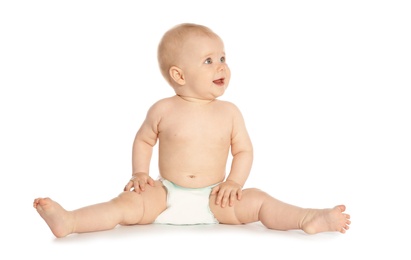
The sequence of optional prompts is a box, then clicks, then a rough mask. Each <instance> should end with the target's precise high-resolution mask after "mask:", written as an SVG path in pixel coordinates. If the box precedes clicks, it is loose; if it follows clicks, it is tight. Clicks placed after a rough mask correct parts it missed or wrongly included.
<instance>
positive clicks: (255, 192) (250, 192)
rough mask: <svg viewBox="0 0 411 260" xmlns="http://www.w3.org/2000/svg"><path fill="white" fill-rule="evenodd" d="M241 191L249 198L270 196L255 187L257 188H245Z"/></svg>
mask: <svg viewBox="0 0 411 260" xmlns="http://www.w3.org/2000/svg"><path fill="white" fill-rule="evenodd" d="M243 193H244V195H245V196H248V197H251V198H259V199H265V198H267V197H269V196H270V195H269V194H268V193H267V192H265V191H262V190H260V189H257V188H249V189H245V190H243Z"/></svg>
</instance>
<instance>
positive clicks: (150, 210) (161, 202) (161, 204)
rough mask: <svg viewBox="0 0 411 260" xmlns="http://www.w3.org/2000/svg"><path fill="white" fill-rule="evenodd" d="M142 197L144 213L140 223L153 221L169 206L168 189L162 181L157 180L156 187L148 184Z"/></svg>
mask: <svg viewBox="0 0 411 260" xmlns="http://www.w3.org/2000/svg"><path fill="white" fill-rule="evenodd" d="M141 197H142V198H143V202H144V214H143V218H142V220H141V222H140V224H148V223H152V222H153V221H154V220H155V219H156V218H157V217H158V215H160V213H161V212H163V211H164V210H165V209H166V208H167V191H166V189H165V187H164V186H163V184H162V183H161V181H155V182H154V187H152V186H150V185H147V186H146V190H145V191H143V192H142V193H141Z"/></svg>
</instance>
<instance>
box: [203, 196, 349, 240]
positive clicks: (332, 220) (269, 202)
mask: <svg viewBox="0 0 411 260" xmlns="http://www.w3.org/2000/svg"><path fill="white" fill-rule="evenodd" d="M214 201H215V195H214V196H212V197H211V198H210V208H211V210H212V212H213V213H214V216H215V217H216V218H217V219H218V220H219V221H220V223H225V224H245V223H251V222H256V221H261V223H263V224H264V225H265V226H266V227H267V228H270V229H276V230H291V229H301V230H303V231H304V232H306V233H308V234H315V233H319V232H327V231H337V232H341V233H345V231H346V230H347V229H348V228H349V225H350V223H351V222H350V216H349V215H348V214H345V213H343V212H344V211H345V206H343V205H339V206H335V207H334V208H328V209H305V208H300V207H296V206H293V205H290V204H287V203H284V202H282V201H279V200H277V199H275V198H273V197H271V196H270V195H268V194H267V193H265V192H262V191H260V190H258V189H246V190H244V191H243V196H242V199H241V200H240V201H236V202H235V204H234V206H233V207H229V206H226V207H225V208H221V206H220V205H216V204H215V203H214Z"/></svg>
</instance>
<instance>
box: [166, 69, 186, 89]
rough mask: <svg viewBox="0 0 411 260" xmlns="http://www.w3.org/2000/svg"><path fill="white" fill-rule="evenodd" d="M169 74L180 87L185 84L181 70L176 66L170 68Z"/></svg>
mask: <svg viewBox="0 0 411 260" xmlns="http://www.w3.org/2000/svg"><path fill="white" fill-rule="evenodd" d="M168 72H169V73H170V77H171V78H172V79H173V80H174V81H175V82H176V83H177V84H178V85H180V86H182V85H184V84H185V83H186V81H185V79H184V73H183V70H182V69H180V68H179V67H177V66H172V67H171V68H170V70H169V71H168Z"/></svg>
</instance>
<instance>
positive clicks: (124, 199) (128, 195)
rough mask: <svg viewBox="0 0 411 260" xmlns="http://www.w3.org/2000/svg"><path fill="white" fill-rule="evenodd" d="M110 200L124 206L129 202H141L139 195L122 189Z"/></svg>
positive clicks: (128, 204) (129, 203)
mask: <svg viewBox="0 0 411 260" xmlns="http://www.w3.org/2000/svg"><path fill="white" fill-rule="evenodd" d="M112 201H113V202H114V203H118V204H120V205H124V206H130V205H131V204H133V205H135V204H137V205H138V204H142V203H143V199H142V197H141V195H140V194H138V193H137V192H134V191H123V192H122V193H120V194H119V195H118V196H117V197H115V198H114V199H112Z"/></svg>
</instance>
